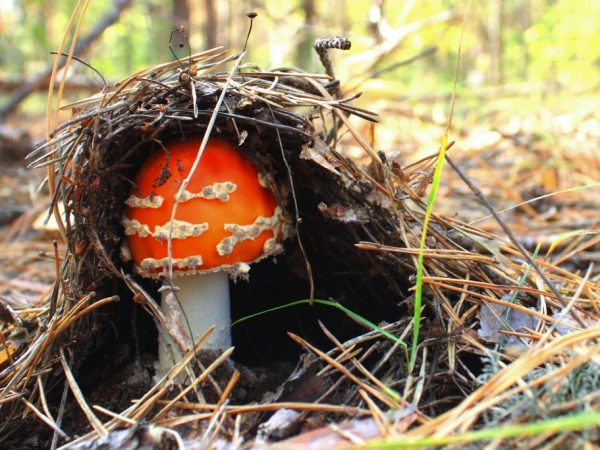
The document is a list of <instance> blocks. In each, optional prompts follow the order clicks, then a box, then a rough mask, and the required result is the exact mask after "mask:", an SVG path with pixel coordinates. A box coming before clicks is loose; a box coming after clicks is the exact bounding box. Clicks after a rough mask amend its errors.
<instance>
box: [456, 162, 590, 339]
mask: <svg viewBox="0 0 600 450" xmlns="http://www.w3.org/2000/svg"><path fill="white" fill-rule="evenodd" d="M446 161H448V164H450V167H452V169H453V170H454V171H455V172H456V173H457V174H458V176H459V177H460V178H461V179H462V180H463V181H464V183H465V184H466V185H467V186H468V187H469V189H471V191H472V192H473V194H475V196H476V197H477V199H478V200H479V201H480V203H481V204H482V205H483V206H485V207H486V209H487V210H488V211H489V212H490V213H491V214H492V216H493V217H494V219H495V220H496V222H498V225H500V227H501V228H502V230H503V231H504V232H505V233H506V235H507V236H508V238H509V239H510V241H511V242H512V243H513V244H514V246H515V247H517V249H518V250H519V252H520V253H521V254H522V255H523V257H524V258H525V259H526V260H527V262H528V263H529V264H530V265H531V267H533V268H534V269H535V271H536V272H537V273H538V274H539V275H540V277H541V278H542V280H544V283H546V285H547V286H548V288H550V290H551V291H552V293H553V294H554V295H555V296H556V298H557V299H558V301H559V302H560V303H561V305H562V306H563V308H566V307H567V305H568V302H567V301H566V300H565V299H564V298H563V297H562V295H560V292H558V289H556V287H555V286H554V285H553V284H552V283H551V282H550V280H549V279H548V277H547V276H546V274H545V273H544V271H543V270H542V269H541V267H540V266H539V265H538V264H537V263H536V262H535V261H534V259H533V258H532V257H531V256H530V255H529V253H528V252H527V250H525V249H524V248H523V246H522V245H521V244H520V243H519V240H518V239H517V238H516V236H515V235H514V234H513V232H512V231H511V229H510V228H509V227H508V226H507V225H506V223H505V222H504V220H502V219H501V218H500V215H499V214H498V213H497V212H496V210H495V209H494V207H493V206H492V204H491V203H490V202H489V200H488V199H487V198H486V196H485V195H484V193H483V192H481V190H480V189H479V188H478V187H477V186H475V184H474V183H473V182H472V181H471V180H470V179H469V178H468V177H467V176H466V175H465V173H464V172H463V171H462V170H461V168H460V167H458V166H457V165H456V164H455V163H454V161H452V159H451V158H450V157H449V156H448V155H446ZM570 313H571V317H573V319H575V320H576V321H577V323H578V324H579V325H580V326H581V327H582V328H585V327H586V324H585V323H584V322H583V320H582V319H581V317H579V315H578V314H577V313H576V312H575V310H573V309H571V311H570Z"/></svg>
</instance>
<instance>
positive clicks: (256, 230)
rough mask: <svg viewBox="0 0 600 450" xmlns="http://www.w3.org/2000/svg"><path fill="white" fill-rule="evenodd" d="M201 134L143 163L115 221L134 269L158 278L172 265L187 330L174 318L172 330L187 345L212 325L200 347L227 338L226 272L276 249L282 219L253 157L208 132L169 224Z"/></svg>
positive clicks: (219, 344) (240, 271) (163, 361)
mask: <svg viewBox="0 0 600 450" xmlns="http://www.w3.org/2000/svg"><path fill="white" fill-rule="evenodd" d="M201 141H202V138H201V137H195V138H191V139H188V140H186V141H181V142H178V141H173V142H171V143H169V144H167V145H166V147H165V149H164V151H159V152H156V153H154V154H153V155H151V156H150V157H149V158H148V159H147V160H146V161H145V162H144V163H143V165H142V167H141V168H140V170H139V171H138V173H137V176H136V179H135V186H134V188H133V189H132V191H131V193H130V196H129V198H128V199H127V200H126V202H125V203H126V208H125V215H124V217H123V227H124V230H125V236H126V241H127V247H128V250H129V252H130V254H131V257H132V259H133V262H134V267H135V270H136V272H138V273H139V274H140V275H142V276H145V277H151V278H160V277H161V274H162V277H163V279H164V277H165V275H166V274H167V273H168V268H169V264H170V263H171V264H172V268H173V275H174V277H177V278H176V280H175V282H174V284H175V285H176V291H177V294H176V295H177V298H178V300H179V304H180V305H181V308H182V309H183V312H184V314H185V316H186V317H187V320H188V322H189V324H190V328H191V332H192V336H189V334H187V327H186V326H185V325H183V326H182V324H181V323H179V325H180V326H179V328H180V330H179V331H177V332H179V333H183V334H184V336H185V339H184V340H185V341H186V344H187V346H188V347H190V346H191V344H192V339H191V338H192V337H194V338H197V337H198V336H200V335H201V334H202V333H204V332H205V331H206V330H207V329H208V328H209V327H210V326H212V325H215V327H216V329H215V331H214V332H213V334H212V335H211V337H210V339H209V341H208V342H207V344H206V347H207V348H212V349H225V348H227V347H229V346H230V345H231V335H230V330H229V328H230V323H231V319H230V313H229V284H228V273H231V274H233V275H234V276H236V275H237V276H239V275H242V276H243V275H245V274H247V273H248V270H249V269H250V266H249V264H250V263H253V262H256V261H258V260H260V259H263V258H265V257H267V256H270V255H274V254H276V253H279V252H280V251H281V249H282V247H281V245H280V244H279V241H280V239H281V237H282V228H283V221H282V213H281V209H280V208H279V207H278V206H277V203H276V201H275V197H274V195H273V193H272V192H271V191H270V190H269V189H267V186H266V184H265V180H264V177H263V176H262V175H261V174H260V173H259V171H258V170H257V168H256V167H255V166H254V164H252V163H251V162H250V161H249V160H248V159H246V158H245V157H244V156H243V155H242V154H241V153H240V152H238V151H237V150H236V149H235V148H233V146H232V145H231V144H229V143H228V142H226V141H224V140H221V139H214V138H211V139H210V140H209V141H208V143H207V145H206V148H205V149H204V153H203V154H202V157H201V160H200V164H199V165H198V167H197V168H196V170H195V172H194V174H193V176H192V177H191V179H190V180H189V183H188V185H187V186H186V188H185V190H184V191H183V195H182V196H180V198H179V202H177V203H178V204H177V209H176V215H175V218H174V220H173V223H172V224H171V214H172V210H173V208H174V206H175V203H176V196H177V194H178V192H179V190H180V188H181V185H182V182H183V180H184V179H185V178H186V177H187V176H188V175H189V173H190V170H191V168H192V165H193V163H194V160H195V159H196V156H197V154H198V151H199V149H200V145H201ZM169 233H171V242H172V254H171V261H169V255H168V240H169ZM161 289H162V303H163V306H162V309H163V312H165V315H166V314H168V312H167V311H166V309H168V306H167V307H166V305H165V303H168V302H169V298H168V293H169V292H172V289H171V288H170V285H169V284H166V283H165V284H164V285H163V288H161ZM166 294H167V295H166ZM175 303H176V302H175ZM183 323H185V322H183ZM168 364H169V363H168V358H167V353H166V349H165V348H163V346H162V345H159V368H160V369H162V370H163V371H164V370H166V368H167V367H168Z"/></svg>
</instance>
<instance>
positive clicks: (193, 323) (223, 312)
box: [158, 271, 231, 374]
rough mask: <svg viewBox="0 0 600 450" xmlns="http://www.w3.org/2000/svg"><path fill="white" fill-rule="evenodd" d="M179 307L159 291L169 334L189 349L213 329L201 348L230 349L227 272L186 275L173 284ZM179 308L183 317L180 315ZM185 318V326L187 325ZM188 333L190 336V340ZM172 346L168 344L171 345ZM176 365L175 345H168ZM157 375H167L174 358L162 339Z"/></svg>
mask: <svg viewBox="0 0 600 450" xmlns="http://www.w3.org/2000/svg"><path fill="white" fill-rule="evenodd" d="M174 284H175V287H176V288H177V289H176V290H175V292H176V295H177V299H178V300H179V303H177V302H176V301H173V297H172V296H170V295H169V294H170V292H171V289H170V288H166V289H163V290H162V298H161V300H162V306H161V307H162V310H163V313H164V315H165V317H166V318H167V323H168V326H169V331H170V332H171V334H172V335H173V334H174V335H175V336H176V337H178V338H180V339H178V340H179V341H180V343H183V344H184V345H185V346H186V347H187V348H188V349H189V348H191V347H192V345H193V341H197V340H198V338H199V337H200V336H202V334H204V332H205V331H206V330H207V329H208V328H209V327H211V326H212V325H215V330H214V331H213V333H212V334H211V335H210V338H209V339H208V341H207V342H206V343H205V344H204V347H203V348H205V349H215V350H224V349H226V348H229V347H231V333H230V327H231V316H230V310H229V277H228V276H227V273H226V272H223V271H218V272H213V273H206V274H197V275H187V276H181V277H177V278H175V280H174ZM179 305H181V310H182V311H183V314H181V312H180V311H179ZM186 318H187V322H186ZM188 323H189V327H188ZM190 332H191V336H190ZM170 343H171V342H170ZM171 347H172V349H173V350H172V351H173V354H174V358H175V362H177V361H180V360H181V354H180V352H179V349H178V346H177V345H171ZM158 361H159V373H161V374H164V373H166V372H167V371H168V370H169V369H170V368H171V367H172V365H173V358H172V357H171V356H170V352H169V350H167V348H166V347H165V343H164V339H161V340H159V345H158Z"/></svg>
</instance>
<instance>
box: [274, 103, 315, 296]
mask: <svg viewBox="0 0 600 450" xmlns="http://www.w3.org/2000/svg"><path fill="white" fill-rule="evenodd" d="M267 106H268V107H269V111H270V112H271V117H272V118H273V122H275V114H273V109H272V108H271V105H267ZM275 133H277V142H278V143H279V149H280V150H281V159H282V160H283V164H284V165H285V169H286V171H287V175H288V181H289V183H290V189H291V191H292V201H293V202H294V214H295V216H296V217H295V219H296V231H297V233H298V234H297V241H298V247H300V252H301V253H302V256H303V258H304V265H305V267H306V273H307V275H308V284H309V291H310V292H309V297H308V298H309V300H310V301H311V304H312V300H313V299H314V298H315V280H314V278H313V273H312V266H311V264H310V261H309V260H308V255H307V254H306V250H305V249H304V244H302V239H301V238H300V229H299V228H300V225H301V224H302V218H301V217H300V210H299V209H298V199H297V198H296V188H295V187H294V178H293V176H292V168H291V167H290V164H289V163H288V160H287V158H286V157H285V152H284V150H283V142H282V140H281V134H280V133H279V129H278V128H275Z"/></svg>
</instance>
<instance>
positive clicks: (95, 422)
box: [60, 348, 108, 436]
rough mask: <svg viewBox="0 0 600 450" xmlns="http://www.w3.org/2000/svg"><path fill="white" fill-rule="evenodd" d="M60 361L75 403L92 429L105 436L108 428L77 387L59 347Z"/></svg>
mask: <svg viewBox="0 0 600 450" xmlns="http://www.w3.org/2000/svg"><path fill="white" fill-rule="evenodd" d="M60 362H61V363H62V366H63V371H64V373H65V377H66V378H67V382H68V383H69V387H70V388H71V392H73V396H74V397H75V400H76V401H77V404H78V405H79V407H80V408H81V410H82V411H83V413H84V414H85V416H86V417H87V419H88V422H89V423H90V425H91V426H92V428H94V431H96V433H98V434H99V435H100V436H106V435H107V434H108V430H107V429H106V428H105V427H104V424H103V423H102V422H101V421H100V419H98V417H96V414H94V412H93V411H92V409H91V408H90V407H89V405H88V404H87V402H86V401H85V397H84V396H83V393H82V392H81V390H80V389H79V386H78V385H77V381H75V377H74V376H73V372H71V368H70V367H69V363H67V358H66V357H65V353H64V350H63V349H62V348H61V349H60Z"/></svg>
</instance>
